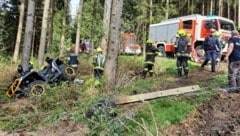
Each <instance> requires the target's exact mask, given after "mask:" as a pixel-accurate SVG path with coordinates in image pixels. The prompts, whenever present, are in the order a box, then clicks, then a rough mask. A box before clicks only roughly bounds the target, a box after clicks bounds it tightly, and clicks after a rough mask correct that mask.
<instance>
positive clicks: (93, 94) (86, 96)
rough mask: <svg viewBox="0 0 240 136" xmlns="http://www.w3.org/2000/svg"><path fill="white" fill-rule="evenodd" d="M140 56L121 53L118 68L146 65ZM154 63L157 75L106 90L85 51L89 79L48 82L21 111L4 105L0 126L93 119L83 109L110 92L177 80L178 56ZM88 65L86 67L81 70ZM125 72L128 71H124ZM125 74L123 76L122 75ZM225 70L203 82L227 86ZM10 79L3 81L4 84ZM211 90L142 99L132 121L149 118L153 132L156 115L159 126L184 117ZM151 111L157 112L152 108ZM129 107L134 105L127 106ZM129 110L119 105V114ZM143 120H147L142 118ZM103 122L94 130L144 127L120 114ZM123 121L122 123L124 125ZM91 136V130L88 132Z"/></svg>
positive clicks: (138, 68)
mask: <svg viewBox="0 0 240 136" xmlns="http://www.w3.org/2000/svg"><path fill="white" fill-rule="evenodd" d="M143 60H144V59H143V57H142V56H120V58H119V68H120V69H121V70H123V71H142V70H143V66H144V61H143ZM155 64H156V65H155V66H154V70H155V73H158V72H159V73H160V74H159V75H155V76H154V77H153V78H146V79H142V78H135V79H133V80H132V79H129V78H127V79H126V80H125V82H126V84H123V85H121V86H120V87H119V88H117V89H115V90H112V91H111V92H106V91H105V90H104V89H105V88H94V87H93V82H94V81H93V80H92V75H89V73H91V72H89V69H91V67H92V66H91V60H90V58H89V56H87V55H82V56H81V60H80V66H81V65H84V66H83V67H84V68H86V70H88V72H86V73H84V74H83V75H79V77H80V78H81V77H83V76H84V79H85V83H84V84H83V85H81V86H76V85H68V84H67V83H62V84H58V85H56V86H54V87H50V86H49V87H48V88H47V92H46V94H45V95H44V96H42V97H36V98H29V99H28V102H29V104H28V105H27V106H26V108H24V109H23V110H22V111H19V112H13V111H11V110H2V109H1V108H0V116H1V118H0V129H2V130H5V131H11V130H14V129H26V130H29V131H35V130H37V128H38V127H42V126H48V125H52V124H58V123H59V122H61V121H63V120H71V121H74V122H76V123H89V124H91V122H89V121H88V120H87V119H86V117H85V115H84V113H85V111H86V110H87V109H88V108H90V107H91V106H92V104H94V102H96V101H97V100H99V99H100V98H106V99H108V98H109V97H111V96H112V95H114V96H117V95H131V94H139V93H146V92H150V91H156V89H157V90H159V88H164V87H166V86H171V84H176V83H175V82H176V79H175V74H176V60H175V59H167V58H160V57H157V58H156V63H155ZM10 66H11V69H12V71H14V70H15V69H16V64H15V65H10ZM198 67H199V64H196V63H194V62H191V61H189V69H190V72H194V71H196V70H197V69H198ZM0 68H2V69H5V70H6V68H7V67H6V66H5V65H4V63H3V62H1V61H0ZM83 70H85V69H83ZM124 74H127V72H125V73H124ZM0 75H3V76H7V75H6V74H5V73H4V71H0ZM120 77H122V76H120ZM226 79H227V77H226V73H222V74H220V75H216V76H213V77H212V78H211V80H209V81H207V82H205V81H202V82H198V83H197V84H199V85H201V86H206V85H209V84H210V86H209V88H208V89H209V90H211V89H212V90H213V89H214V88H216V87H219V86H222V87H223V86H225V85H227V82H226ZM7 83H8V82H6V81H3V84H4V85H3V86H4V87H5V86H6V84H7ZM212 95H213V92H209V93H205V94H198V95H194V96H187V97H169V98H159V99H156V100H152V101H150V102H149V104H142V105H140V107H139V108H137V109H135V110H134V111H133V112H134V113H133V114H134V116H133V120H135V121H137V122H138V123H140V124H143V123H145V124H146V126H147V129H148V130H149V131H150V132H151V133H152V134H156V132H155V124H154V121H153V116H154V117H155V121H156V123H157V127H158V129H159V131H161V129H162V128H166V127H169V126H171V125H172V124H176V123H178V122H180V121H181V120H183V119H185V118H186V117H187V116H188V115H189V114H190V113H191V112H192V111H194V110H195V109H196V108H197V107H198V106H199V105H201V104H202V103H204V102H206V101H208V100H209V99H210V98H211V96H212ZM0 99H1V101H3V100H4V101H5V102H4V103H9V102H11V100H9V99H8V98H7V97H6V96H5V94H4V93H3V92H0ZM150 109H152V111H153V116H152V113H151V110H150ZM129 110H131V109H129ZM124 112H125V111H124V110H123V109H121V108H120V111H119V114H121V113H124ZM143 121H144V122H143ZM100 124H101V125H100V126H99V125H96V126H95V125H93V126H91V125H90V126H91V131H92V132H93V133H92V134H96V135H98V134H100V133H103V132H104V131H106V132H108V133H107V135H114V134H116V133H117V134H119V135H132V136H135V135H139V134H143V133H144V131H143V130H142V128H140V127H139V125H137V124H136V122H134V121H132V120H129V119H126V118H124V117H119V118H118V119H117V120H112V121H108V120H102V121H101V122H100ZM123 124H124V125H123ZM90 135H91V134H90Z"/></svg>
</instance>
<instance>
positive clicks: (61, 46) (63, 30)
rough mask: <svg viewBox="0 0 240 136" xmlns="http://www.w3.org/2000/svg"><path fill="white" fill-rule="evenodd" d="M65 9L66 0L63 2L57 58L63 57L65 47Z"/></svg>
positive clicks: (66, 5) (66, 6)
mask: <svg viewBox="0 0 240 136" xmlns="http://www.w3.org/2000/svg"><path fill="white" fill-rule="evenodd" d="M67 8H68V0H64V9H63V19H62V33H61V43H60V52H59V57H63V56H64V46H65V43H64V41H65V31H66V20H67Z"/></svg>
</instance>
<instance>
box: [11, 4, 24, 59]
mask: <svg viewBox="0 0 240 136" xmlns="http://www.w3.org/2000/svg"><path fill="white" fill-rule="evenodd" d="M20 2H21V5H20V6H19V12H20V15H19V22H18V32H17V40H16V44H15V48H14V53H13V62H14V63H15V62H16V61H17V59H18V55H19V49H20V44H21V39H22V27H23V19H24V8H25V0H20Z"/></svg>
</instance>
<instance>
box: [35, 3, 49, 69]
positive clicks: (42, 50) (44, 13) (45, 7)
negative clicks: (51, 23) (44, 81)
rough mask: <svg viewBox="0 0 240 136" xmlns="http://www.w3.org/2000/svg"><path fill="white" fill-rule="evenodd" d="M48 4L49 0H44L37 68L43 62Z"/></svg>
mask: <svg viewBox="0 0 240 136" xmlns="http://www.w3.org/2000/svg"><path fill="white" fill-rule="evenodd" d="M49 6H50V0H45V3H44V9H43V18H42V31H41V38H40V46H39V50H38V68H40V67H41V66H42V65H43V62H44V53H45V46H46V36H47V26H48V11H49Z"/></svg>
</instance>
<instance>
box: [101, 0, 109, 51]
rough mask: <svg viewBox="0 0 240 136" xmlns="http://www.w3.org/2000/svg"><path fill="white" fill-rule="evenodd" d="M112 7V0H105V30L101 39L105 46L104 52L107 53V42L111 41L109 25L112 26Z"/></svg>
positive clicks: (102, 45)
mask: <svg viewBox="0 0 240 136" xmlns="http://www.w3.org/2000/svg"><path fill="white" fill-rule="evenodd" d="M111 7H112V0H105V3H104V17H103V32H104V35H103V37H102V41H101V47H102V48H103V54H104V55H106V53H107V46H108V45H107V44H108V41H109V26H110V13H111Z"/></svg>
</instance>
